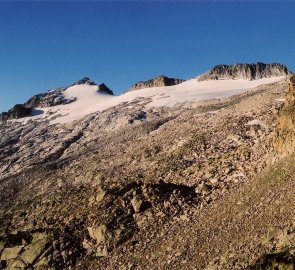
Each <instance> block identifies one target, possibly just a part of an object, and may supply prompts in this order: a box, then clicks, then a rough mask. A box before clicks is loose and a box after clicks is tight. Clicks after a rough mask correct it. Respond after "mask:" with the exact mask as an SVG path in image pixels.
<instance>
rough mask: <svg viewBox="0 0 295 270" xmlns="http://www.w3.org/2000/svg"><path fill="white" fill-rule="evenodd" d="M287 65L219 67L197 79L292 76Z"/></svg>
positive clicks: (255, 78) (248, 78) (250, 78)
mask: <svg viewBox="0 0 295 270" xmlns="http://www.w3.org/2000/svg"><path fill="white" fill-rule="evenodd" d="M290 74H291V72H290V71H289V70H288V69H287V67H286V66H285V65H282V64H278V63H272V64H264V63H260V62H258V63H256V64H235V65H217V66H214V67H213V68H212V69H211V70H209V71H208V72H206V73H204V74H202V75H200V76H198V77H197V79H198V81H209V80H226V79H244V80H257V79H262V78H270V77H279V76H287V75H290Z"/></svg>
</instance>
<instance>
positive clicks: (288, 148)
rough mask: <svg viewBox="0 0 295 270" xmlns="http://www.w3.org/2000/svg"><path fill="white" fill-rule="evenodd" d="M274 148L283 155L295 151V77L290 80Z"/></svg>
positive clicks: (279, 116) (280, 113)
mask: <svg viewBox="0 0 295 270" xmlns="http://www.w3.org/2000/svg"><path fill="white" fill-rule="evenodd" d="M274 148H275V150H276V151H277V152H278V153H279V154H282V155H288V154H290V153H293V152H294V149H295V75H293V76H292V77H291V78H290V81H289V90H288V93H287V96H286V103H285V104H284V106H283V108H282V109H281V110H280V112H279V115H278V123H277V127H276V131H275V135H274Z"/></svg>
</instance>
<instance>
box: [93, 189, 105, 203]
mask: <svg viewBox="0 0 295 270" xmlns="http://www.w3.org/2000/svg"><path fill="white" fill-rule="evenodd" d="M105 195H106V192H105V191H104V190H102V189H101V188H99V189H98V191H97V195H96V197H95V199H96V201H97V202H101V201H102V200H103V198H104V196H105Z"/></svg>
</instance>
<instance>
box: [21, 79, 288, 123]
mask: <svg viewBox="0 0 295 270" xmlns="http://www.w3.org/2000/svg"><path fill="white" fill-rule="evenodd" d="M283 78H285V77H272V78H264V79H259V80H253V81H249V80H212V81H201V82H199V81H197V80H196V79H192V80H188V81H186V82H183V83H181V84H178V85H175V86H166V87H154V88H146V89H140V90H136V91H132V92H127V93H125V94H122V95H120V96H112V95H107V94H104V93H101V92H99V91H98V86H97V85H88V84H81V85H74V86H71V87H69V88H68V89H67V90H66V91H65V92H63V95H64V97H65V98H66V99H72V98H76V101H75V102H72V103H69V104H66V105H58V106H54V107H50V108H36V109H35V110H34V112H35V116H33V117H27V118H24V119H20V120H18V121H24V120H25V121H26V120H29V119H44V118H48V117H50V119H51V123H69V122H71V121H73V120H78V119H80V118H82V117H83V116H86V115H88V114H91V113H94V112H97V111H102V110H105V109H107V108H110V107H112V106H116V105H118V104H120V103H123V102H127V103H128V102H131V101H132V100H134V99H137V98H149V99H150V102H149V103H148V105H147V107H160V106H178V105H182V104H184V103H189V102H193V101H199V100H206V99H214V98H222V97H228V96H231V95H235V94H240V93H243V92H245V91H247V90H249V89H252V88H255V87H257V86H260V85H262V84H270V83H275V82H278V81H280V80H282V79H283Z"/></svg>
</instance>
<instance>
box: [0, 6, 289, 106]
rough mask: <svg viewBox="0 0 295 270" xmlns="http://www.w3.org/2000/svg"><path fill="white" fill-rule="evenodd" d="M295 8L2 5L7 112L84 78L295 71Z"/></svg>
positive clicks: (116, 81)
mask: <svg viewBox="0 0 295 270" xmlns="http://www.w3.org/2000/svg"><path fill="white" fill-rule="evenodd" d="M294 10H295V2H293V1H286V2H283V1H230V2H223V1H178V2H177V1H175V2H174V1H142V0H141V1H125V2H122V1H117V2H110V1H109V2H101V1H98V2H95V1H90V2H86V1H81V2H78V1H76V2H70V1H63V2H58V1H51V2H45V1H42V0H40V1H35V2H29V1H22V2H15V1H10V2H9V1H7V2H5V1H4V2H3V1H0V111H3V110H7V109H9V108H10V107H11V106H12V105H14V104H15V103H24V102H25V101H26V100H27V99H28V98H29V97H31V96H32V95H33V94H36V93H39V92H44V91H46V90H48V89H50V88H54V87H59V86H66V85H69V84H71V83H73V82H74V81H77V80H79V79H81V78H82V77H84V76H88V77H90V78H91V79H92V80H94V81H95V82H97V83H101V82H104V83H105V84H106V85H108V86H109V87H110V88H111V89H112V90H114V92H115V93H116V94H120V93H121V92H122V91H123V90H126V89H127V88H128V87H130V86H131V85H132V84H134V83H135V82H137V81H139V80H147V79H150V78H152V77H154V76H157V75H161V74H164V75H167V76H173V77H177V78H183V79H189V78H192V77H195V76H196V75H198V74H200V73H202V72H204V71H206V70H208V69H209V68H211V67H212V66H214V65H216V64H221V63H222V64H232V63H238V62H257V61H261V62H267V63H268V62H281V63H283V64H285V65H287V67H288V68H289V69H291V70H293V71H295V22H294Z"/></svg>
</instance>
